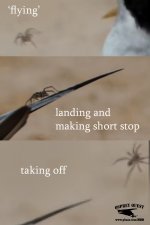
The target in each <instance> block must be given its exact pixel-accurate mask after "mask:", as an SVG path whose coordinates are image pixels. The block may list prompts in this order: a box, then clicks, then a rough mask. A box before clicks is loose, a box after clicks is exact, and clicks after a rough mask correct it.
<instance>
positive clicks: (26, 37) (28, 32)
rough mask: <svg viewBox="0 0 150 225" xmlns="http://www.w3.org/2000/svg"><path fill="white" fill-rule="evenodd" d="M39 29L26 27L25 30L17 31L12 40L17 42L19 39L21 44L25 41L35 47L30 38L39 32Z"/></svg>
mask: <svg viewBox="0 0 150 225" xmlns="http://www.w3.org/2000/svg"><path fill="white" fill-rule="evenodd" d="M39 33H40V31H38V30H36V29H35V28H28V29H26V30H25V32H24V33H18V34H17V36H16V38H15V40H14V42H15V43H16V44H17V43H18V41H19V40H20V43H21V44H25V43H26V42H30V43H31V44H32V45H33V46H34V47H35V48H36V47H37V46H36V44H35V43H34V42H33V40H32V38H33V35H35V34H39Z"/></svg>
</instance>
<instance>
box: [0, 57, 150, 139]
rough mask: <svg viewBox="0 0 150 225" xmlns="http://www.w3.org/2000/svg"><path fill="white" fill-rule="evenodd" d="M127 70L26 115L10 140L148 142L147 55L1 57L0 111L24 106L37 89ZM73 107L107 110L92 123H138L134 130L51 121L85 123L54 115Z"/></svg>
mask: <svg viewBox="0 0 150 225" xmlns="http://www.w3.org/2000/svg"><path fill="white" fill-rule="evenodd" d="M119 68H125V70H124V71H121V72H119V73H117V74H114V75H112V76H110V77H107V78H104V79H102V80H99V81H97V82H95V83H93V84H90V85H89V86H86V87H84V88H82V89H80V90H77V91H76V92H73V93H71V94H69V95H67V96H65V97H63V98H61V99H59V100H58V101H56V102H54V103H52V104H51V105H48V106H46V107H44V108H42V109H40V110H39V111H37V112H35V113H33V114H31V115H30V118H29V120H28V123H27V125H26V126H25V127H24V128H23V129H22V130H21V131H19V132H18V133H17V134H16V135H15V136H14V138H13V139H14V140H22V139H24V140H25V139H28V140H30V139H32V140H33V139H36V140H37V139H39V140H56V139H57V140H61V139H62V140H64V139H66V140H68V139H72V140H73V139H76V140H89V139H91V140H92V139H96V140H103V139H144V140H149V131H150V129H149V121H150V107H149V96H150V89H149V84H150V75H149V73H150V71H149V58H99V57H91V58H90V57H87V58H86V57H71V58H69V57H68V58H67V57H66V58H65V57H48V58H47V57H45V58H44V57H41V58H36V57H23V58H19V57H1V58H0V74H1V75H0V95H1V98H0V106H1V107H0V113H1V114H3V113H5V112H7V111H11V110H14V109H15V108H18V107H20V106H22V105H24V104H25V102H26V100H27V99H28V98H29V97H30V96H31V95H32V94H33V93H35V92H36V91H41V90H43V88H44V87H46V86H49V85H53V86H54V87H55V88H56V89H57V90H62V89H65V88H67V87H69V86H72V85H74V84H77V83H79V82H82V81H84V80H86V79H89V78H92V77H94V76H96V75H99V74H102V73H106V72H109V71H112V70H115V69H119ZM56 107H58V108H59V109H61V110H71V109H72V108H73V107H75V108H79V109H80V110H92V111H93V110H104V109H107V108H108V107H110V108H111V112H112V116H111V118H110V117H109V118H108V117H107V118H106V117H105V118H96V117H95V118H93V119H92V120H91V123H95V122H97V120H99V121H100V122H102V123H118V124H121V123H129V124H130V123H140V125H141V129H140V131H139V132H138V133H136V134H133V132H127V131H126V132H119V131H118V132H117V131H94V132H91V133H89V134H86V133H85V132H84V131H81V132H79V131H68V132H62V131H56V130H55V123H68V122H69V120H72V121H73V122H74V123H75V122H76V121H78V122H79V123H89V121H88V120H85V119H84V118H83V117H80V118H74V117H72V118H71V119H70V118H67V117H63V118H62V117H59V118H58V117H55V108H56Z"/></svg>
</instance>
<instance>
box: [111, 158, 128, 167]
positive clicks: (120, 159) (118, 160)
mask: <svg viewBox="0 0 150 225" xmlns="http://www.w3.org/2000/svg"><path fill="white" fill-rule="evenodd" d="M123 160H130V159H129V158H128V157H122V158H119V159H117V160H116V161H115V162H114V163H113V165H115V164H116V163H118V162H120V161H123Z"/></svg>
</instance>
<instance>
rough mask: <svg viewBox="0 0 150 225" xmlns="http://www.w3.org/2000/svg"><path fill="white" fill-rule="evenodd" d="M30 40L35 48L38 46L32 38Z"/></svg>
mask: <svg viewBox="0 0 150 225" xmlns="http://www.w3.org/2000/svg"><path fill="white" fill-rule="evenodd" d="M30 42H31V44H32V45H33V46H34V47H35V48H37V46H36V44H35V43H34V42H33V41H32V40H30Z"/></svg>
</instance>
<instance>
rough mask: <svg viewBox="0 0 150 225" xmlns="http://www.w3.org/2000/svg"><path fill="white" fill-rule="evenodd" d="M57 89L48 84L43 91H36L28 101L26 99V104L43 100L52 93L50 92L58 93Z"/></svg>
mask: <svg viewBox="0 0 150 225" xmlns="http://www.w3.org/2000/svg"><path fill="white" fill-rule="evenodd" d="M56 92H57V89H56V88H54V87H53V86H48V87H45V88H44V89H43V90H42V91H39V92H35V93H34V94H33V95H32V96H31V97H30V98H29V99H28V100H27V101H26V105H27V104H32V103H33V102H34V101H38V100H41V99H43V98H46V97H48V96H49V95H50V94H49V93H56Z"/></svg>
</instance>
